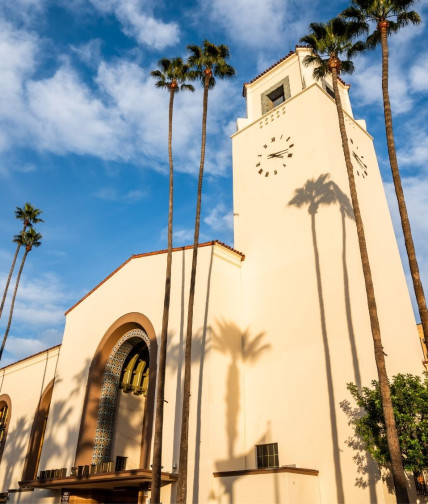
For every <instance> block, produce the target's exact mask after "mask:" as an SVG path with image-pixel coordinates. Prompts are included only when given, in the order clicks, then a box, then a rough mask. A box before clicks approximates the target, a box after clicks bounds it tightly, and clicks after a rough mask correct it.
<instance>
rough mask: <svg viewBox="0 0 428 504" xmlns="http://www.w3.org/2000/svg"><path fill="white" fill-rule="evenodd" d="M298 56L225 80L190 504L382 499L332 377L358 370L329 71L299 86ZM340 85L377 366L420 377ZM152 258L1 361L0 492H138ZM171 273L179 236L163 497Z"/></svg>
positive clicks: (177, 350)
mask: <svg viewBox="0 0 428 504" xmlns="http://www.w3.org/2000/svg"><path fill="white" fill-rule="evenodd" d="M307 51H308V50H307V49H305V48H296V51H294V52H292V53H290V54H288V55H287V56H286V57H285V58H283V59H282V60H281V61H279V62H278V63H276V64H275V65H273V66H272V67H271V68H269V69H268V70H266V71H265V72H263V74H261V75H259V76H258V77H256V78H255V79H254V80H253V81H251V82H250V83H248V84H245V85H244V96H245V97H246V100H247V118H245V119H238V122H237V132H236V133H235V134H234V135H232V148H233V183H234V230H235V242H234V247H235V248H231V247H229V246H226V245H224V244H222V243H219V242H209V243H205V244H201V245H200V246H199V257H198V272H197V285H196V300H195V317H194V344H193V354H192V357H193V362H192V391H191V419H190V442H189V471H188V474H189V481H188V500H189V502H195V503H196V502H198V503H205V502H207V503H208V502H212V503H236V504H249V503H271V502H272V503H273V502H281V503H309V502H310V503H318V502H319V503H321V502H322V503H331V502H347V503H349V502H352V503H373V502H379V503H388V502H394V496H393V494H392V493H391V490H390V487H389V486H388V485H389V483H388V480H386V481H383V480H382V477H381V476H382V475H381V473H380V472H379V469H378V468H377V466H376V464H375V463H374V462H373V461H372V460H370V458H369V457H368V456H367V454H366V453H365V451H364V450H363V449H362V447H361V446H360V445H359V444H358V442H357V440H356V439H355V438H354V437H353V431H352V428H351V427H350V425H349V418H350V417H349V415H351V414H352V405H350V404H349V402H347V401H349V400H350V395H349V393H348V391H347V387H346V385H347V383H349V382H354V383H356V384H357V385H358V386H364V385H369V384H370V382H371V380H372V379H375V378H376V376H377V375H376V367H375V361H374V352H373V342H372V336H371V330H370V321H369V315H368V309H367V301H366V294H365V286H364V279H363V274H362V267H361V260H360V254H359V248H358V241H357V236H356V229H355V222H354V219H353V212H352V207H351V203H350V198H349V187H348V180H347V174H346V167H345V162H344V157H343V152H342V145H341V139H340V133H339V127H338V122H337V113H336V106H335V103H334V99H333V97H332V93H333V92H332V87H331V82H329V80H328V78H327V80H326V81H321V82H316V81H314V79H313V77H312V68H308V67H305V66H304V65H303V63H302V61H303V58H304V57H305V55H306V54H307ZM339 87H340V93H341V99H342V102H343V107H344V111H345V122H346V128H347V133H348V137H349V142H350V148H351V154H352V157H353V166H354V172H355V174H356V181H357V189H358V196H359V200H360V205H361V212H362V218H363V221H364V226H365V232H366V239H367V247H368V253H369V257H370V263H371V267H372V272H373V279H374V287H375V293H376V300H377V305H378V310H379V319H380V326H381V331H382V338H383V343H384V348H385V353H386V355H387V357H386V359H387V369H388V373H389V375H390V376H392V375H394V374H396V373H398V372H402V373H407V372H409V373H413V374H419V373H421V372H422V370H423V364H422V361H423V360H424V359H425V357H424V355H423V353H422V351H421V348H420V343H419V337H418V332H417V328H416V323H415V319H414V315H413V312H412V307H411V303H410V299H409V294H408V290H407V286H406V282H405V277H404V273H403V269H402V265H401V261H400V257H399V252H398V247H397V243H396V240H395V236H394V232H393V228H392V223H391V218H390V215H389V211H388V207H387V203H386V198H385V194H384V189H383V185H382V180H381V177H380V173H379V167H378V165H377V161H376V155H375V151H374V148H373V139H372V137H371V136H370V135H369V133H368V132H367V131H366V127H365V123H364V121H358V120H355V119H354V118H353V114H352V109H351V103H350V100H349V96H348V89H349V86H347V85H346V84H344V83H342V82H341V83H339ZM238 251H239V252H238ZM165 262H166V253H165V252H164V251H163V252H155V253H149V254H141V255H137V256H133V257H131V258H130V259H129V260H128V261H127V262H126V263H124V264H123V265H122V266H120V267H119V268H118V269H117V270H116V271H115V272H113V273H112V274H111V275H110V276H109V277H107V278H106V279H105V280H104V281H103V282H102V283H101V284H100V285H98V286H97V287H96V288H95V289H93V290H92V291H91V292H90V293H89V294H88V295H87V296H85V297H84V298H83V299H82V300H81V301H79V302H78V303H77V304H76V305H75V306H73V307H72V308H71V309H70V310H69V311H68V312H67V313H66V325H65V330H64V337H63V342H62V344H61V346H58V347H55V348H53V349H50V350H48V351H46V352H42V353H41V354H38V355H36V356H33V357H31V358H29V359H25V360H24V361H21V362H18V363H16V364H12V365H10V366H7V367H6V368H3V370H0V373H2V378H1V380H2V381H1V390H0V421H1V422H3V423H2V426H3V427H2V429H3V430H2V433H3V434H2V436H3V437H2V438H1V439H0V442H1V444H0V455H1V457H2V458H1V463H0V485H1V488H0V490H2V491H3V494H2V495H3V499H6V498H7V499H9V502H20V503H24V502H46V503H59V502H70V503H80V502H85V503H89V502H91V503H92V502H93V503H95V502H137V501H138V502H148V499H149V497H150V489H149V486H150V479H151V449H152V443H153V415H154V400H155V389H156V387H155V385H156V361H157V350H158V338H159V337H160V329H161V319H162V308H163V294H164V275H165ZM190 264H191V249H190V247H184V248H179V249H175V250H174V254H173V280H172V293H171V309H170V323H169V342H168V354H167V374H166V389H165V398H166V401H167V402H166V403H165V413H164V415H165V420H164V440H163V456H162V464H163V471H164V472H163V473H162V482H163V487H162V502H164V503H165V502H174V492H175V482H176V479H177V473H178V450H179V434H180V419H181V400H182V375H183V370H184V367H183V365H184V362H183V358H184V346H183V342H184V334H183V333H184V328H185V326H186V324H185V322H186V320H185V319H186V314H187V299H188V289H189V280H190ZM2 419H3V420H2ZM411 483H412V481H411V480H409V484H411ZM412 488H413V487H412ZM412 491H414V490H412ZM415 499H416V497H415Z"/></svg>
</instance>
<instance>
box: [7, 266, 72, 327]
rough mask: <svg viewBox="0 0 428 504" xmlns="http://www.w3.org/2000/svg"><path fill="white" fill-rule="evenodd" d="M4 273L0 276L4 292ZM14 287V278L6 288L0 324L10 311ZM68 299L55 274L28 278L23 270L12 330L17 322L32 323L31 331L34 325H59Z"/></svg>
mask: <svg viewBox="0 0 428 504" xmlns="http://www.w3.org/2000/svg"><path fill="white" fill-rule="evenodd" d="M6 274H7V272H4V273H3V274H2V276H1V282H0V283H1V292H3V286H4V284H5V280H6ZM14 287H15V286H14V280H13V281H12V283H11V285H10V287H9V293H8V299H7V303H6V305H5V308H4V312H3V317H2V323H5V320H6V317H7V316H8V314H9V309H10V300H11V297H12V293H13V290H14ZM69 299H70V295H69V294H68V293H66V290H65V288H64V286H63V285H62V283H61V281H60V280H59V278H58V277H57V276H56V275H54V274H52V273H45V274H43V275H41V276H38V277H31V278H30V277H28V276H26V274H25V269H24V272H23V275H22V278H21V281H20V284H19V287H18V293H17V296H16V302H15V307H14V312H13V321H12V329H11V333H14V332H16V331H18V330H19V325H20V324H24V325H25V324H31V327H32V330H34V326H46V325H48V326H49V325H51V326H57V325H58V324H62V323H63V322H64V311H65V309H66V308H67V303H68V301H69ZM17 326H18V328H17Z"/></svg>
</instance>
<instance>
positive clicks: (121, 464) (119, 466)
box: [114, 455, 128, 471]
mask: <svg viewBox="0 0 428 504" xmlns="http://www.w3.org/2000/svg"><path fill="white" fill-rule="evenodd" d="M127 459H128V457H120V456H119V455H118V456H117V457H116V467H115V469H114V470H115V471H124V470H125V469H126V460H127Z"/></svg>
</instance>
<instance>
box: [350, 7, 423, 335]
mask: <svg viewBox="0 0 428 504" xmlns="http://www.w3.org/2000/svg"><path fill="white" fill-rule="evenodd" d="M414 3H415V2H414V0H382V2H379V0H352V1H351V6H350V7H348V8H347V9H345V10H344V11H343V12H342V13H341V16H342V17H344V18H349V19H352V20H353V21H356V22H359V23H361V26H362V28H363V29H364V30H365V31H366V32H368V31H369V28H370V23H376V28H375V29H374V31H373V33H371V34H370V35H369V36H368V37H367V41H366V45H367V47H368V48H370V49H374V48H375V47H376V46H377V45H379V44H381V46H382V95H383V109H384V115H385V130H386V141H387V144H388V155H389V163H390V165H391V172H392V178H393V181H394V187H395V194H396V196H397V201H398V209H399V212H400V217H401V226H402V228H403V234H404V243H405V245H406V251H407V258H408V261H409V267H410V273H411V276H412V281H413V288H414V291H415V296H416V301H417V303H418V309H419V315H420V317H421V324H422V330H423V333H424V339H425V343H426V344H428V310H427V304H426V300H425V294H424V289H423V286H422V281H421V277H420V274H419V266H418V261H417V258H416V251H415V246H414V243H413V236H412V230H411V228H410V222H409V216H408V214H407V207H406V201H405V199H404V192H403V187H402V184H401V177H400V171H399V169H398V162H397V153H396V150H395V141H394V132H393V128H392V113H391V104H390V101H389V90H388V65H389V58H388V54H389V50H388V35H391V34H392V33H396V32H398V31H399V30H400V28H403V27H404V26H406V25H408V24H409V23H411V24H414V25H416V24H419V23H420V22H421V18H420V16H419V14H418V13H417V12H415V11H410V10H409V9H410V8H411V7H412V6H413V5H414Z"/></svg>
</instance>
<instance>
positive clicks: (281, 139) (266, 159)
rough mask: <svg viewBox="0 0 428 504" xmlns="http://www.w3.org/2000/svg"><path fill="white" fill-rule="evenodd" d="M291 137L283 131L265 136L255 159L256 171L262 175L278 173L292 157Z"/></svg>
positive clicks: (267, 175)
mask: <svg viewBox="0 0 428 504" xmlns="http://www.w3.org/2000/svg"><path fill="white" fill-rule="evenodd" d="M293 147H294V144H293V143H292V140H291V137H290V136H288V135H286V134H285V133H280V134H279V135H275V136H271V137H269V138H266V140H265V141H264V142H263V144H262V145H261V146H260V147H259V149H258V153H257V157H256V160H255V165H256V170H257V173H258V174H259V175H261V176H263V177H269V175H278V173H279V172H280V171H281V170H283V169H284V168H285V167H286V166H287V163H288V162H289V161H290V158H292V157H293V152H292V148H293Z"/></svg>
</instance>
